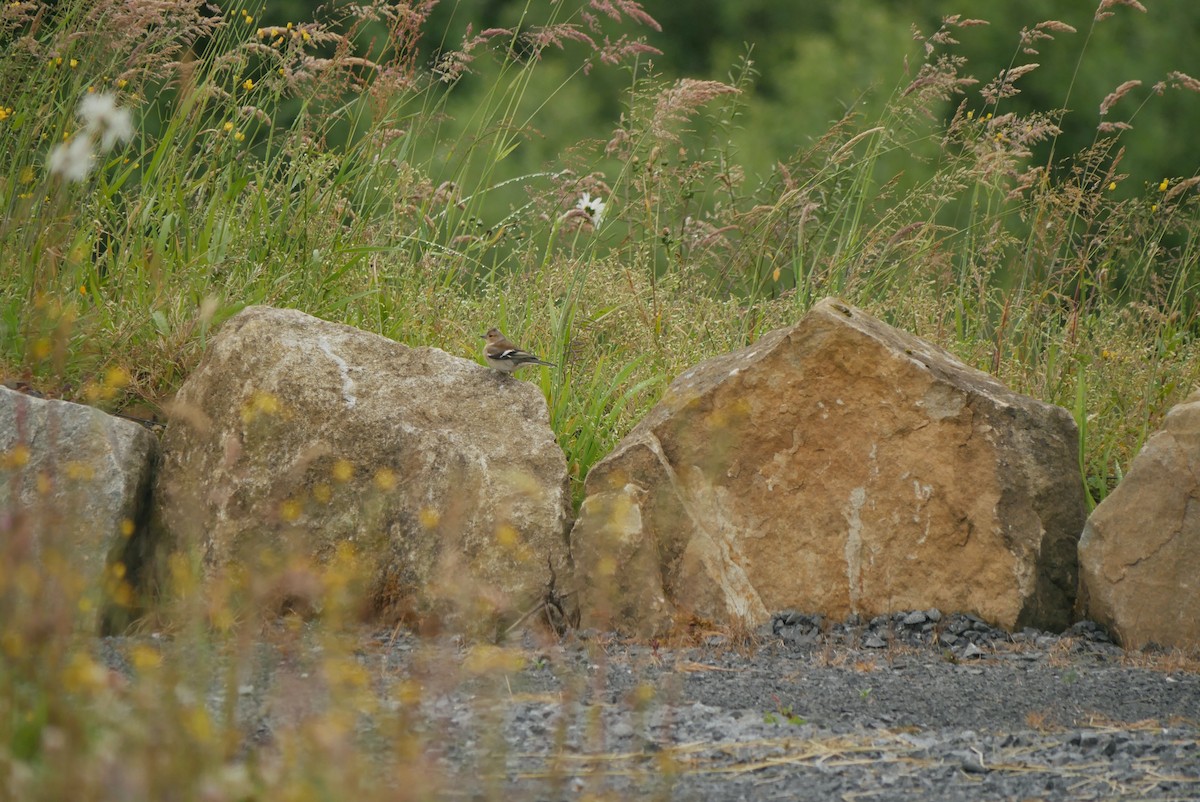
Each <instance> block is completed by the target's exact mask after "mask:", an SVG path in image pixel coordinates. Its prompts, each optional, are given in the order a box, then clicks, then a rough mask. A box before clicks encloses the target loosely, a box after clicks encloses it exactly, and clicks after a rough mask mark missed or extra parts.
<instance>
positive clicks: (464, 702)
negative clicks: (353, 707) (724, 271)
mask: <svg viewBox="0 0 1200 802" xmlns="http://www.w3.org/2000/svg"><path fill="white" fill-rule="evenodd" d="M749 640H752V641H753V642H752V643H736V644H735V643H732V642H730V641H729V640H728V639H727V637H725V636H722V635H712V636H709V637H707V638H701V641H702V645H700V646H695V647H690V648H673V649H668V648H663V647H658V646H655V645H645V644H634V643H628V642H623V641H620V640H618V639H616V638H613V637H611V636H608V635H606V634H603V633H595V632H581V633H575V634H572V635H570V636H568V638H567V639H566V640H565V641H563V642H561V643H553V642H550V641H546V640H538V639H536V638H534V637H532V636H527V637H526V638H525V641H524V645H523V648H522V651H523V653H524V657H525V661H524V662H525V664H524V666H523V667H521V668H519V669H517V670H512V671H509V672H507V673H506V672H502V671H496V670H492V668H489V667H488V666H487V665H481V666H480V668H479V670H478V671H475V672H474V673H475V678H474V679H471V678H468V676H469V675H470V674H471V673H472V661H473V660H479V659H480V657H479V656H480V654H487V652H486V650H484V651H483V652H481V651H480V650H479V649H478V648H472V647H471V646H469V645H467V644H464V643H462V642H459V641H455V640H453V639H444V640H439V641H437V642H436V643H433V642H431V641H430V640H429V639H421V638H417V637H416V636H413V635H410V634H407V633H396V632H387V633H378V634H375V635H373V636H371V637H370V638H368V639H366V640H365V641H364V642H363V644H362V648H361V649H360V650H359V651H358V659H359V660H360V662H361V663H362V664H363V665H364V666H365V667H366V668H368V669H369V670H370V671H371V672H372V674H373V676H375V677H376V678H377V679H378V680H380V682H379V684H378V687H379V688H380V693H381V695H382V696H383V697H384V699H385V708H386V709H390V710H391V711H392V712H396V711H400V710H402V709H404V705H403V703H402V702H400V701H398V700H394V699H389V698H388V693H389V691H387V690H385V688H394V687H395V683H396V681H397V680H407V681H408V682H409V683H410V687H419V689H420V691H421V692H420V694H419V698H420V700H421V701H420V702H419V704H418V709H417V710H416V711H411V709H410V712H409V713H407V714H406V721H407V722H408V723H407V726H409V727H410V728H411V729H412V730H414V731H415V732H417V733H418V734H419V736H420V738H421V740H422V742H423V743H425V744H427V745H428V747H427V748H428V749H429V755H430V759H431V760H433V761H434V762H435V763H436V764H438V765H439V766H440V768H441V769H442V770H443V771H444V772H446V773H447V774H448V775H450V776H452V777H453V778H454V779H453V781H452V782H450V783H449V784H448V785H447V786H446V787H449V788H454V789H455V790H454V791H453V793H449V792H448V793H447V797H448V798H466V799H504V800H506V802H516V800H526V799H528V800H558V799H586V798H596V799H663V800H693V799H694V800H718V801H723V800H730V801H732V800H742V799H746V800H757V799H764V800H765V799H791V800H821V802H826V800H857V799H867V800H891V799H922V800H963V801H964V802H966V800H970V801H971V802H979V801H980V800H1010V799H1011V800H1017V799H1020V800H1051V799H1072V800H1093V799H1096V800H1099V799H1105V800H1109V799H1137V800H1159V799H1171V800H1185V799H1186V800H1190V799H1200V673H1197V663H1196V662H1195V661H1190V660H1186V659H1183V658H1182V657H1181V656H1179V655H1178V654H1175V655H1171V654H1167V653H1158V654H1155V653H1138V654H1127V653H1126V652H1124V651H1122V650H1121V649H1119V648H1118V647H1116V646H1114V645H1113V644H1112V643H1111V642H1110V641H1109V640H1108V638H1107V636H1106V635H1105V633H1104V632H1103V631H1102V630H1101V629H1100V628H1099V627H1096V626H1095V625H1093V624H1090V623H1087V622H1084V623H1082V624H1077V625H1076V626H1075V627H1073V628H1072V630H1070V631H1068V632H1067V633H1064V634H1063V635H1061V636H1058V635H1050V634H1047V633H1042V632H1036V631H1029V630H1027V631H1025V632H1022V633H1016V634H1009V633H1006V632H1002V631H999V630H995V629H992V628H990V627H988V626H987V625H986V624H984V623H983V622H982V621H979V620H978V619H975V618H973V617H970V616H963V615H953V616H946V617H943V616H942V615H941V614H940V613H938V612H937V611H923V612H909V613H899V614H896V615H894V616H889V617H881V618H879V619H875V620H873V621H869V622H864V621H855V620H851V621H849V622H844V623H836V624H830V623H828V622H825V621H823V620H821V619H820V618H819V617H814V616H805V615H799V614H795V613H781V614H778V615H776V616H775V618H774V619H773V621H772V622H771V624H770V625H769V626H767V627H765V628H764V629H763V630H761V631H760V632H759V633H756V635H755V636H754V637H753V638H752V639H749ZM121 651H124V650H123V649H122V648H120V647H119V646H114V645H113V644H112V643H111V642H110V650H109V652H110V658H111V660H112V661H113V662H116V663H120V662H121V660H120V657H119V653H120V652H121ZM498 654H499V653H495V654H494V655H493V656H496V655H498ZM263 655H264V658H263V660H262V661H261V663H262V665H261V666H260V667H259V669H258V670H257V672H256V675H255V676H253V677H249V678H248V683H247V684H246V685H244V686H243V687H242V688H241V689H240V690H239V694H240V696H241V698H239V704H238V706H239V709H240V710H241V712H242V719H243V721H245V722H246V726H247V733H248V736H249V737H250V739H251V740H252V741H253V742H255V743H257V744H259V745H261V746H263V747H264V748H270V744H271V743H272V740H273V733H274V732H275V731H276V730H277V729H279V728H282V727H284V726H286V721H287V719H288V717H289V715H290V713H289V712H288V709H289V705H288V704H286V703H284V702H282V701H281V700H284V699H294V698H295V697H296V696H297V691H296V684H295V682H293V681H290V680H289V679H288V677H291V678H293V679H294V678H295V677H307V676H308V672H307V671H306V670H305V665H306V664H307V661H308V659H309V658H311V657H312V656H311V655H308V656H306V655H304V654H300V655H297V654H296V653H295V652H294V650H293V651H291V652H290V653H289V656H287V657H283V656H281V654H280V653H279V652H278V651H276V650H273V649H270V648H266V649H265V651H264V652H263ZM497 659H505V658H503V657H497ZM484 662H485V663H486V660H485V661H484ZM460 669H461V670H460ZM279 689H288V690H287V691H286V692H280V691H279ZM299 695H301V696H302V695H304V694H303V693H300V694H299ZM212 703H213V705H214V706H220V705H221V704H222V700H221V699H220V698H218V697H216V696H214V698H213V700H212ZM410 708H411V706H410ZM360 734H361V737H362V739H363V742H364V743H365V744H368V745H371V744H374V745H375V746H376V747H378V748H379V749H381V750H384V751H385V752H386V750H388V749H389V748H390V744H389V741H388V737H387V736H386V735H385V734H384V728H383V727H382V726H377V725H376V724H375V723H373V722H372V721H371V720H368V719H364V720H363V721H362V723H361V725H360Z"/></svg>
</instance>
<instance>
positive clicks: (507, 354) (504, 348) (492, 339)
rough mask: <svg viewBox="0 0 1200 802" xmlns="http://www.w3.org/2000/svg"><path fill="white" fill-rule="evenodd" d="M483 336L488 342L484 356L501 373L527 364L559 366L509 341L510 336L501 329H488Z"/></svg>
mask: <svg viewBox="0 0 1200 802" xmlns="http://www.w3.org/2000/svg"><path fill="white" fill-rule="evenodd" d="M482 336H483V339H485V340H487V344H486V345H484V346H483V358H484V359H486V360H487V363H488V365H490V366H491V367H493V368H495V369H496V370H498V371H500V372H501V373H512V372H513V371H514V370H516V369H517V368H520V367H524V366H525V365H545V366H546V367H550V368H556V367H558V365H556V364H554V363H553V362H544V361H542V360H541V359H538V358H537V357H536V356H534V355H533V354H531V353H529V352H528V351H526V350H524V349H521V348H518V347H517V346H516V345H514V344H513V343H511V342H509V341H508V338H507V337H505V336H504V333H503V332H501V331H500V329H497V328H491V329H488V333H487V334H484V335H482Z"/></svg>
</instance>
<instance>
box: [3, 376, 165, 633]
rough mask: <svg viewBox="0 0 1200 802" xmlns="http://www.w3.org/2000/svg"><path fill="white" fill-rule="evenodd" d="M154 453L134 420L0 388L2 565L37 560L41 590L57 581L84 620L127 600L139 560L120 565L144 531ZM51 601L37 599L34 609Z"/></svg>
mask: <svg viewBox="0 0 1200 802" xmlns="http://www.w3.org/2000/svg"><path fill="white" fill-rule="evenodd" d="M157 450H158V440H157V438H155V436H154V434H153V433H151V432H150V431H149V430H147V429H145V428H143V427H142V426H140V425H138V424H137V423H134V422H132V421H129V420H124V419H122V418H117V417H114V416H112V415H109V414H107V413H105V412H103V411H101V410H99V409H95V408H93V407H88V406H83V405H81V404H72V403H70V402H67V401H57V400H51V399H42V398H36V397H33V396H29V395H25V394H22V393H18V392H14V391H13V390H10V389H8V388H6V387H0V538H2V539H3V543H4V554H5V555H6V560H7V561H8V563H9V565H8V566H7V568H6V569H4V570H9V571H12V572H15V571H16V570H17V568H18V567H19V564H20V562H21V561H23V560H28V561H30V562H31V563H32V564H35V565H37V566H38V567H39V570H40V571H41V572H42V574H43V580H42V581H43V584H42V588H43V592H44V593H45V594H47V595H52V594H51V592H50V586H51V585H52V584H53V585H56V586H57V587H58V589H59V590H60V591H61V592H62V598H63V599H64V600H66V601H67V603H68V604H71V605H72V606H77V607H78V608H79V609H80V610H82V611H84V612H85V613H86V615H85V620H87V621H89V622H92V621H95V622H98V623H103V620H104V616H105V615H107V614H108V612H109V610H110V608H112V607H117V608H120V607H123V606H124V607H127V606H129V605H130V604H131V603H132V602H133V596H132V592H131V590H132V589H131V586H130V585H129V580H130V579H131V578H132V577H131V573H130V572H131V570H136V568H137V566H136V565H130V564H127V561H128V552H129V550H130V544H131V543H132V539H133V537H134V536H135V535H136V534H138V533H139V531H140V530H141V529H142V528H143V527H144V519H145V515H146V507H147V499H148V495H149V489H150V475H151V471H152V469H153V466H154V459H155V455H156V453H157ZM14 575H15V573H14ZM48 605H49V602H48V601H47V600H46V599H45V598H43V599H42V602H40V603H39V605H38V606H39V607H42V606H48ZM47 612H48V610H46V609H38V610H37V611H36V612H35V613H34V614H35V615H42V614H46V613H47Z"/></svg>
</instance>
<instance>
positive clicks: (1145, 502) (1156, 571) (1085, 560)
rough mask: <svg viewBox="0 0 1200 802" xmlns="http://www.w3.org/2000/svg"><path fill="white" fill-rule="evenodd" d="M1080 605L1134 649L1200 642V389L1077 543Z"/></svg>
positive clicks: (1172, 415)
mask: <svg viewBox="0 0 1200 802" xmlns="http://www.w3.org/2000/svg"><path fill="white" fill-rule="evenodd" d="M1079 582H1080V609H1081V611H1082V613H1083V615H1085V616H1086V617H1088V618H1091V619H1092V620H1094V621H1098V622H1099V623H1102V624H1104V625H1105V626H1107V627H1108V628H1109V629H1110V630H1112V631H1113V633H1114V634H1116V635H1117V637H1118V638H1119V639H1120V641H1121V643H1122V644H1123V645H1125V646H1127V647H1129V648H1141V647H1143V646H1145V645H1146V644H1148V643H1151V642H1154V643H1157V644H1159V645H1160V646H1173V647H1179V648H1184V649H1196V648H1197V647H1200V392H1194V393H1192V395H1191V396H1189V397H1188V398H1187V400H1185V401H1184V402H1183V403H1182V404H1179V405H1178V406H1176V407H1174V408H1173V409H1172V410H1171V411H1170V412H1168V413H1167V418H1166V421H1165V422H1164V423H1163V428H1162V430H1160V431H1158V432H1156V433H1155V434H1153V435H1151V436H1150V438H1149V439H1148V440H1146V443H1145V445H1144V446H1142V450H1141V451H1140V452H1138V455H1137V457H1135V458H1134V460H1133V464H1132V465H1130V466H1129V472H1128V473H1127V474H1126V475H1125V478H1124V479H1122V480H1121V483H1120V484H1119V485H1117V487H1116V489H1115V490H1113V492H1112V493H1110V494H1109V495H1108V497H1107V498H1105V499H1104V501H1102V502H1100V504H1099V505H1098V506H1097V507H1096V509H1095V510H1093V511H1092V514H1091V516H1090V517H1089V518H1088V521H1087V526H1086V527H1085V528H1084V530H1083V537H1082V538H1080V540H1079Z"/></svg>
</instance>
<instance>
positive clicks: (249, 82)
mask: <svg viewBox="0 0 1200 802" xmlns="http://www.w3.org/2000/svg"><path fill="white" fill-rule="evenodd" d="M253 88H254V81H252V80H251V79H249V78H247V79H246V80H244V81H242V89H245V90H246V91H247V92H249V91H250V90H251V89H253Z"/></svg>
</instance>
